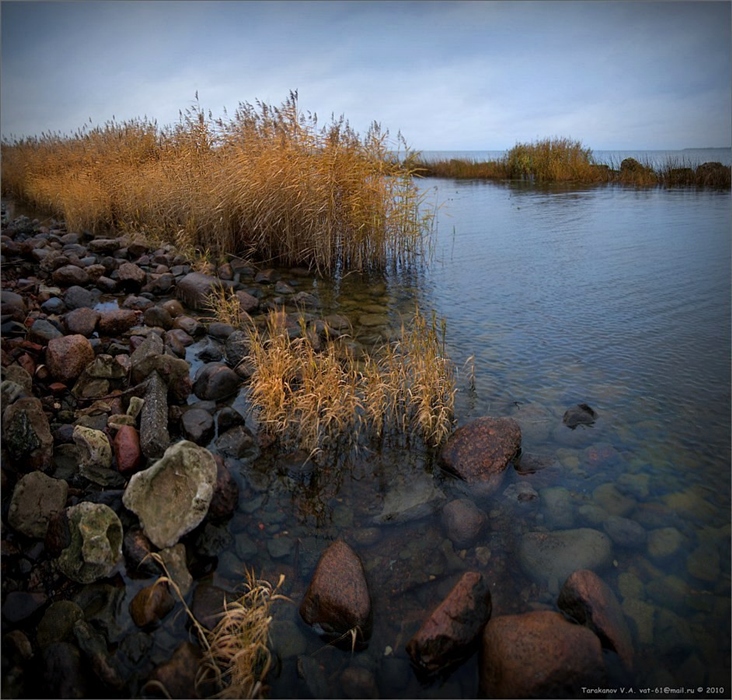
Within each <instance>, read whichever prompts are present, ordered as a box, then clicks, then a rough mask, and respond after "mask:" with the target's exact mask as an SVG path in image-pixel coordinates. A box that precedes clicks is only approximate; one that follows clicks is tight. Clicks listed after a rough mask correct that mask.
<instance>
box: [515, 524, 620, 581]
mask: <svg viewBox="0 0 732 700" xmlns="http://www.w3.org/2000/svg"><path fill="white" fill-rule="evenodd" d="M518 554H519V563H520V564H521V567H522V569H523V570H524V571H525V572H526V573H527V574H528V575H529V576H530V577H531V578H532V579H534V580H535V581H536V582H537V583H539V584H541V585H547V586H548V587H549V590H550V592H552V593H558V592H559V587H560V585H561V584H562V583H563V582H564V581H566V579H567V578H569V576H570V575H571V574H572V573H573V572H574V571H577V570H578V569H591V570H592V571H602V570H603V569H606V568H607V567H609V566H610V564H611V563H612V543H611V541H610V538H609V537H608V536H607V535H606V534H605V533H603V532H600V531H599V530H593V529H591V528H578V529H576V530H557V531H555V532H528V533H526V534H524V535H523V536H522V537H521V540H520V542H519V551H518Z"/></svg>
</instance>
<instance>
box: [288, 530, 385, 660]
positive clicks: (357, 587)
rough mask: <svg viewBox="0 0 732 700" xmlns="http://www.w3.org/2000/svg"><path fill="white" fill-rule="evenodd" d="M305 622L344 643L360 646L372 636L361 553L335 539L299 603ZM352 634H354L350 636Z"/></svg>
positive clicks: (369, 608)
mask: <svg viewBox="0 0 732 700" xmlns="http://www.w3.org/2000/svg"><path fill="white" fill-rule="evenodd" d="M300 615H301V616H302V619H303V620H304V621H305V623H306V624H308V625H310V626H312V627H313V628H314V629H315V630H316V631H317V632H319V633H321V634H324V635H326V636H327V637H329V638H334V639H339V638H341V637H342V638H343V639H342V640H341V641H343V642H344V645H349V646H350V644H351V643H352V642H353V643H355V644H356V645H357V646H359V647H363V646H365V645H366V643H367V642H368V640H369V639H370V637H371V625H372V611H371V595H370V593H369V589H368V585H367V583H366V576H365V574H364V570H363V565H362V564H361V560H360V559H359V557H358V555H357V554H356V553H355V552H354V551H353V550H352V549H351V548H350V547H349V546H348V545H347V544H346V543H345V542H344V541H343V540H336V541H335V542H334V543H333V544H331V545H330V546H329V547H328V549H326V550H325V551H324V552H323V554H322V555H321V556H320V560H319V561H318V565H317V567H316V569H315V573H314V574H313V578H312V580H311V581H310V585H309V586H308V589H307V591H306V592H305V596H304V598H303V600H302V603H301V604H300ZM351 635H353V636H351Z"/></svg>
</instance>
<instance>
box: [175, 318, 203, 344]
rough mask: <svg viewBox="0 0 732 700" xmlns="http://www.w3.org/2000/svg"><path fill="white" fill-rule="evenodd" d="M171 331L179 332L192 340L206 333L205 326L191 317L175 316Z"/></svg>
mask: <svg viewBox="0 0 732 700" xmlns="http://www.w3.org/2000/svg"><path fill="white" fill-rule="evenodd" d="M173 330H174V331H175V330H181V331H183V332H184V333H186V334H187V335H189V336H191V337H192V338H196V337H198V336H199V335H203V334H204V333H205V332H206V328H205V326H204V325H203V324H202V323H201V322H200V321H199V320H198V319H196V318H193V317H192V316H187V315H183V316H177V317H176V318H175V321H174V322H173Z"/></svg>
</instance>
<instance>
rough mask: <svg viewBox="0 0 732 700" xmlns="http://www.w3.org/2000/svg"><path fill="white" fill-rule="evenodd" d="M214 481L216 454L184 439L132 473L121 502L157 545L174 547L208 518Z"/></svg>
mask: <svg viewBox="0 0 732 700" xmlns="http://www.w3.org/2000/svg"><path fill="white" fill-rule="evenodd" d="M215 484H216V461H215V460H214V457H213V455H212V454H211V453H210V452H209V451H208V450H207V449H205V448H203V447H199V446H198V445H196V444H195V443H193V442H189V441H188V440H183V441H181V442H178V443H176V444H174V445H171V446H170V447H169V448H168V449H167V450H166V451H165V454H164V455H163V457H162V459H160V460H159V461H157V462H156V463H155V464H153V465H152V466H151V467H149V468H148V469H145V470H143V471H141V472H137V473H136V474H133V476H132V478H131V479H130V483H129V485H128V486H127V488H126V489H125V492H124V495H123V496H122V502H123V503H124V505H125V507H126V508H127V509H128V510H131V511H132V512H133V513H135V514H136V515H137V516H138V518H139V519H140V523H141V524H142V528H143V531H144V533H145V535H146V536H147V537H148V538H149V539H150V541H151V542H152V543H153V544H154V545H155V546H156V547H160V548H164V547H172V546H173V545H175V544H176V543H177V542H178V540H179V539H180V538H181V537H182V536H183V535H185V534H186V533H188V532H190V531H191V530H193V529H194V528H195V527H197V526H198V525H199V524H200V523H201V522H202V521H203V519H204V518H205V517H206V514H207V513H208V508H209V505H210V504H211V499H212V498H213V491H214V486H215Z"/></svg>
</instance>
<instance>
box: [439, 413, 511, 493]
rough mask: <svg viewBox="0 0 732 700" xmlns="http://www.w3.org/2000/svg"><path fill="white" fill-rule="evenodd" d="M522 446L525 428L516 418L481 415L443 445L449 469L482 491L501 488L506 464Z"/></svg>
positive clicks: (441, 458) (445, 465) (443, 454)
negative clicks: (522, 430) (522, 433)
mask: <svg viewBox="0 0 732 700" xmlns="http://www.w3.org/2000/svg"><path fill="white" fill-rule="evenodd" d="M520 449H521V428H520V427H519V425H518V423H517V422H516V421H515V420H513V419H512V418H491V417H488V416H484V417H482V418H478V419H476V420H474V421H472V422H471V423H468V424H467V425H464V426H463V427H461V428H458V429H457V430H456V431H455V432H454V433H453V435H452V436H450V438H449V439H448V441H447V444H446V445H445V446H444V447H443V448H442V451H441V453H440V460H441V462H442V465H443V467H444V468H445V469H447V470H448V471H450V472H452V473H454V474H456V475H457V476H458V477H460V478H461V479H463V480H464V481H466V482H467V483H468V484H470V485H471V487H473V488H474V489H475V490H476V491H477V492H479V493H480V494H481V495H488V494H491V493H494V492H495V491H497V490H498V489H499V487H500V485H501V483H502V481H503V477H504V474H505V470H506V467H507V466H508V465H509V463H510V462H511V460H513V459H514V458H515V457H516V456H517V455H518V453H519V451H520Z"/></svg>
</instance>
